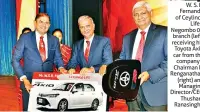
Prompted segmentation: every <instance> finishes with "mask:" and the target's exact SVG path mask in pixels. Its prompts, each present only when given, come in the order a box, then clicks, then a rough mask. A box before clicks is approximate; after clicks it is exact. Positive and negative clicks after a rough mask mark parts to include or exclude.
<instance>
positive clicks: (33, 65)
mask: <svg viewBox="0 0 200 112" xmlns="http://www.w3.org/2000/svg"><path fill="white" fill-rule="evenodd" d="M47 43H48V45H47V46H48V58H47V59H46V61H44V62H43V61H42V59H41V56H40V53H39V50H38V48H37V44H36V36H35V32H30V33H27V34H23V35H21V37H20V39H19V40H18V42H17V45H16V49H15V50H14V54H13V56H12V65H13V68H14V71H15V73H16V74H17V76H18V78H20V77H21V76H23V75H26V77H27V78H28V79H29V80H30V81H31V80H32V74H33V72H52V71H53V64H54V63H55V64H56V65H57V66H58V67H63V61H62V57H61V53H60V44H59V41H58V39H57V38H56V37H54V36H52V35H49V34H47ZM21 58H23V59H24V67H22V66H21V65H20V62H19V61H20V59H21Z"/></svg>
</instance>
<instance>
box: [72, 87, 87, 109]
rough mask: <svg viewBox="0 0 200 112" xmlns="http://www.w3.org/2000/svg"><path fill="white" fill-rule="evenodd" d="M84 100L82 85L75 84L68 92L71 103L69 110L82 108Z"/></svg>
mask: <svg viewBox="0 0 200 112" xmlns="http://www.w3.org/2000/svg"><path fill="white" fill-rule="evenodd" d="M84 100H85V99H84V92H83V84H82V83H77V84H75V85H74V87H73V88H72V90H71V92H70V101H71V102H72V103H71V107H69V108H82V107H83V106H82V104H83V102H84Z"/></svg>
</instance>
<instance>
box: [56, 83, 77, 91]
mask: <svg viewBox="0 0 200 112" xmlns="http://www.w3.org/2000/svg"><path fill="white" fill-rule="evenodd" d="M73 85H74V83H65V84H62V85H60V86H57V87H55V88H54V89H53V90H60V91H69V90H70V89H71V88H72V86H73Z"/></svg>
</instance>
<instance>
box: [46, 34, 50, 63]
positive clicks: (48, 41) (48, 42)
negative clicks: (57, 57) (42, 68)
mask: <svg viewBox="0 0 200 112" xmlns="http://www.w3.org/2000/svg"><path fill="white" fill-rule="evenodd" d="M47 48H48V49H46V50H48V57H49V56H50V55H51V54H50V53H51V52H50V51H51V50H50V49H51V37H50V35H49V34H47ZM47 59H48V58H47ZM47 59H46V60H47ZM46 60H45V61H46Z"/></svg>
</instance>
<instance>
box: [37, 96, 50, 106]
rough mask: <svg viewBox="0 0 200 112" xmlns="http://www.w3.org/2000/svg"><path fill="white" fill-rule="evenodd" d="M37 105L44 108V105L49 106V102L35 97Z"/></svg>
mask: <svg viewBox="0 0 200 112" xmlns="http://www.w3.org/2000/svg"><path fill="white" fill-rule="evenodd" d="M37 104H39V105H42V106H45V105H49V102H48V100H47V99H45V98H41V97H37Z"/></svg>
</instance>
